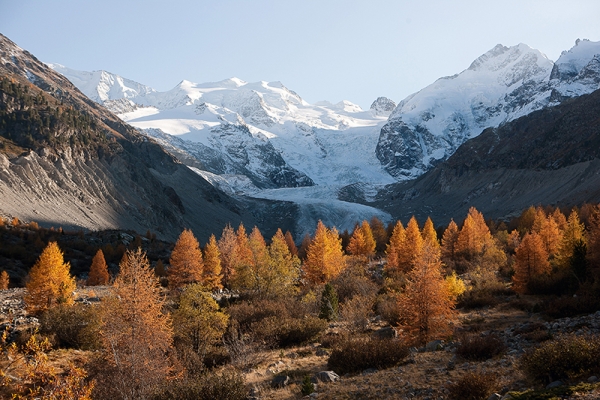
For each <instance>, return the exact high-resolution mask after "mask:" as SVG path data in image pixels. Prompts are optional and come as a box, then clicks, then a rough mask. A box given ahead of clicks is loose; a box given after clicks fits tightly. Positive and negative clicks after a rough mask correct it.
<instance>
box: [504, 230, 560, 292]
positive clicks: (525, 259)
mask: <svg viewBox="0 0 600 400" xmlns="http://www.w3.org/2000/svg"><path fill="white" fill-rule="evenodd" d="M514 269H515V274H514V275H513V278H512V280H513V287H514V290H515V291H516V292H518V293H527V291H528V285H529V283H530V282H531V281H532V280H533V279H534V278H536V277H539V276H541V275H543V274H548V273H550V270H551V268H550V263H549V262H548V253H547V252H546V249H545V247H544V242H543V241H542V238H541V237H540V235H538V234H537V233H535V232H533V233H530V234H526V235H525V237H524V238H523V240H522V241H521V244H520V245H519V247H517V250H516V252H515V265H514Z"/></svg>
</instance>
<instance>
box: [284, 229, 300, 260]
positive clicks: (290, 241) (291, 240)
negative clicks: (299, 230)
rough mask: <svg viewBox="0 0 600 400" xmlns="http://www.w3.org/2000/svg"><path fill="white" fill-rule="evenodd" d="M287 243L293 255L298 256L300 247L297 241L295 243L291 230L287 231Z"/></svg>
mask: <svg viewBox="0 0 600 400" xmlns="http://www.w3.org/2000/svg"><path fill="white" fill-rule="evenodd" d="M285 243H286V244H287V246H288V250H289V251H290V254H291V255H292V256H296V257H297V256H298V248H297V247H296V243H294V237H293V236H292V234H291V233H290V231H286V232H285Z"/></svg>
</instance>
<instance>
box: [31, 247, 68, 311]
mask: <svg viewBox="0 0 600 400" xmlns="http://www.w3.org/2000/svg"><path fill="white" fill-rule="evenodd" d="M69 270H70V265H69V263H66V262H65V261H64V255H63V252H62V251H61V250H60V248H59V247H58V244H57V243H56V242H50V243H48V246H46V248H45V249H44V251H42V254H41V255H40V257H39V258H38V260H37V262H36V263H35V265H34V266H33V268H31V271H29V277H28V281H27V284H26V287H27V294H26V295H25V303H26V304H27V308H28V309H29V310H30V311H31V312H33V313H37V312H41V311H44V310H47V309H48V308H50V307H52V306H54V305H56V304H67V305H71V304H73V302H74V300H73V291H74V290H75V287H76V285H75V278H74V277H72V276H71V274H70V273H69Z"/></svg>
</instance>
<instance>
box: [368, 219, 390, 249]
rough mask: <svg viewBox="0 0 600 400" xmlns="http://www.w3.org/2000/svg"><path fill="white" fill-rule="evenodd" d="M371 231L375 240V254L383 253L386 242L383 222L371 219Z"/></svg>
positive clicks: (386, 235) (386, 237) (386, 236)
mask: <svg viewBox="0 0 600 400" xmlns="http://www.w3.org/2000/svg"><path fill="white" fill-rule="evenodd" d="M370 225H371V231H372V232H373V238H374V239H375V252H376V253H377V254H383V253H385V249H386V245H387V242H388V234H387V231H386V229H385V225H384V224H383V222H382V221H381V220H380V219H379V218H377V217H373V218H371V223H370Z"/></svg>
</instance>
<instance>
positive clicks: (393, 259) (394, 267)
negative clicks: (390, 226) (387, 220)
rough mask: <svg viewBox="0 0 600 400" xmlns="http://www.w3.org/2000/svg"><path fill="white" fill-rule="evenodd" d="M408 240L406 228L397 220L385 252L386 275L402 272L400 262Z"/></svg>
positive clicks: (391, 275) (392, 275)
mask: <svg viewBox="0 0 600 400" xmlns="http://www.w3.org/2000/svg"><path fill="white" fill-rule="evenodd" d="M405 241H406V230H405V229H404V226H403V225H402V222H401V221H397V222H396V225H394V230H393V231H392V234H391V236H390V242H389V243H388V245H387V247H386V250H385V253H386V255H387V264H386V266H385V272H386V275H388V276H390V277H394V276H396V275H397V274H398V273H400V272H401V269H400V263H401V261H402V259H403V254H402V249H403V248H404V242H405Z"/></svg>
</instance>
